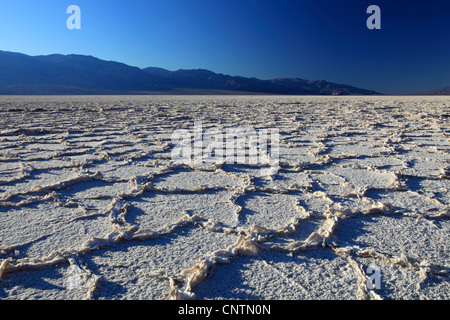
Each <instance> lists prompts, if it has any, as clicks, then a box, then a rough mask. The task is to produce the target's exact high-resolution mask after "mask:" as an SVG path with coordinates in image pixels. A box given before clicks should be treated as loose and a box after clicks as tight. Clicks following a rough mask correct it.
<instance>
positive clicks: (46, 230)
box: [0, 96, 450, 300]
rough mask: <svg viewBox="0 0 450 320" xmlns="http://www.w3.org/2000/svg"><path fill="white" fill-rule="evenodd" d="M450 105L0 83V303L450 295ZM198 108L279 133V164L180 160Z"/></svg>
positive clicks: (227, 124)
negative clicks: (13, 91) (53, 90)
mask: <svg viewBox="0 0 450 320" xmlns="http://www.w3.org/2000/svg"><path fill="white" fill-rule="evenodd" d="M449 104H450V101H449V99H448V98H447V97H435V96H433V97H431V96H430V97H295V96H290V97H288V96H273V97H260V96H253V97H252V96H223V97H221V96H190V97H183V96H103V97H100V96H96V97H93V96H76V97H46V96H41V97H32V96H29V97H25V96H23V97H1V100H0V230H1V233H0V299H155V300H158V299H449V298H450V255H449V252H450V251H449V250H448V238H449V236H450V234H449V233H450V231H449V230H450V224H449V220H448V218H449V217H450V211H449V200H450V198H449V194H450V193H449V189H450V184H449V183H450V182H449V181H450V174H449V172H450V171H449V168H450V164H449V163H450V147H449V142H450V136H449V122H448V116H447V115H448V114H449ZM195 121H202V122H203V129H205V130H206V129H208V128H216V129H218V130H220V131H223V132H225V131H226V130H227V129H228V128H237V127H249V126H250V127H253V128H255V129H261V128H276V129H279V131H280V163H279V167H278V168H276V169H277V171H276V172H273V174H272V175H271V176H270V177H261V176H260V169H261V168H260V167H258V166H256V167H255V166H248V165H245V164H227V163H218V164H213V165H211V164H198V163H195V164H194V163H193V164H192V165H176V164H174V163H173V162H172V161H171V151H172V148H173V144H172V142H171V134H172V132H173V131H174V130H176V129H180V128H182V129H186V130H190V131H192V130H193V128H194V122H195ZM370 266H377V267H378V268H379V269H380V271H381V279H380V283H381V287H379V288H376V289H375V290H371V289H370V288H369V287H368V286H367V281H368V279H369V277H370V274H369V273H368V272H367V270H368V268H369V267H370Z"/></svg>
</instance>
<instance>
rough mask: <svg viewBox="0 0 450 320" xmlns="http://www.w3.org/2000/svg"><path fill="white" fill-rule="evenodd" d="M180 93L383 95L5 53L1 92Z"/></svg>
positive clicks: (292, 81) (0, 60) (0, 54)
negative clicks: (190, 91)
mask: <svg viewBox="0 0 450 320" xmlns="http://www.w3.org/2000/svg"><path fill="white" fill-rule="evenodd" d="M177 89H182V90H183V92H185V93H186V92H189V89H192V90H193V92H199V91H198V90H217V91H221V92H225V93H226V92H230V93H231V92H236V91H237V92H246V93H260V94H299V95H305V94H310V95H343V94H353V95H373V94H379V93H377V92H375V91H372V90H364V89H360V88H356V87H352V86H348V85H342V84H335V83H331V82H327V81H323V80H322V81H310V80H304V79H299V78H289V79H287V78H282V79H272V80H260V79H257V78H245V77H240V76H230V75H224V74H220V73H214V72H212V71H209V70H205V69H195V70H184V69H180V70H177V71H169V70H166V69H162V68H157V67H150V68H145V69H140V68H138V67H132V66H129V65H126V64H124V63H120V62H115V61H105V60H101V59H98V58H95V57H92V56H86V55H76V54H70V55H61V54H52V55H46V56H28V55H25V54H21V53H13V52H6V51H0V94H130V93H141V94H151V93H155V92H157V93H167V94H171V93H173V92H176V90H177Z"/></svg>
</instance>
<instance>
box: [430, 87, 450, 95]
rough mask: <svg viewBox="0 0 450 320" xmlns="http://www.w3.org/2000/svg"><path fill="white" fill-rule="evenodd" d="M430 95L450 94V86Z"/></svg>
mask: <svg viewBox="0 0 450 320" xmlns="http://www.w3.org/2000/svg"><path fill="white" fill-rule="evenodd" d="M428 94H450V86H449V87H445V88H440V89H436V90H432V91H430V92H428Z"/></svg>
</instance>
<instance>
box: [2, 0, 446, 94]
mask: <svg viewBox="0 0 450 320" xmlns="http://www.w3.org/2000/svg"><path fill="white" fill-rule="evenodd" d="M72 4H75V5H78V6H79V7H80V8H81V30H69V29H68V28H67V27H66V20H67V18H68V17H69V14H67V13H66V9H67V7H68V6H69V5H72ZM372 4H375V5H378V6H379V7H380V9H381V30H369V29H368V28H367V27H366V20H367V18H368V17H369V14H367V13H366V9H367V7H368V6H369V5H372ZM449 39H450V1H448V0H440V1H437V0H428V1H404V0H395V1H393V0H389V1H388V0H370V1H366V0H339V1H338V0H334V1H325V0H314V1H312V0H295V1H293V0H292V1H288V0H270V1H269V0H227V1H220V0H131V1H112V0H109V1H108V0H39V1H30V0H26V1H25V0H14V1H7V0H0V50H5V51H14V52H22V53H25V54H29V55H44V54H51V53H61V54H70V53H77V54H86V55H92V56H95V57H98V58H101V59H105V60H114V61H119V62H123V63H126V64H129V65H133V66H137V67H149V66H156V67H162V68H166V69H169V70H177V69H181V68H182V69H195V68H204V69H209V70H212V71H214V72H218V73H224V74H229V75H241V76H246V77H257V78H261V79H272V78H281V77H298V78H303V79H309V80H327V81H332V82H336V83H343V84H349V85H354V86H357V87H361V88H365V89H372V90H377V91H380V92H383V93H413V92H423V91H427V90H430V89H436V88H440V87H444V86H449V85H450V41H449Z"/></svg>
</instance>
